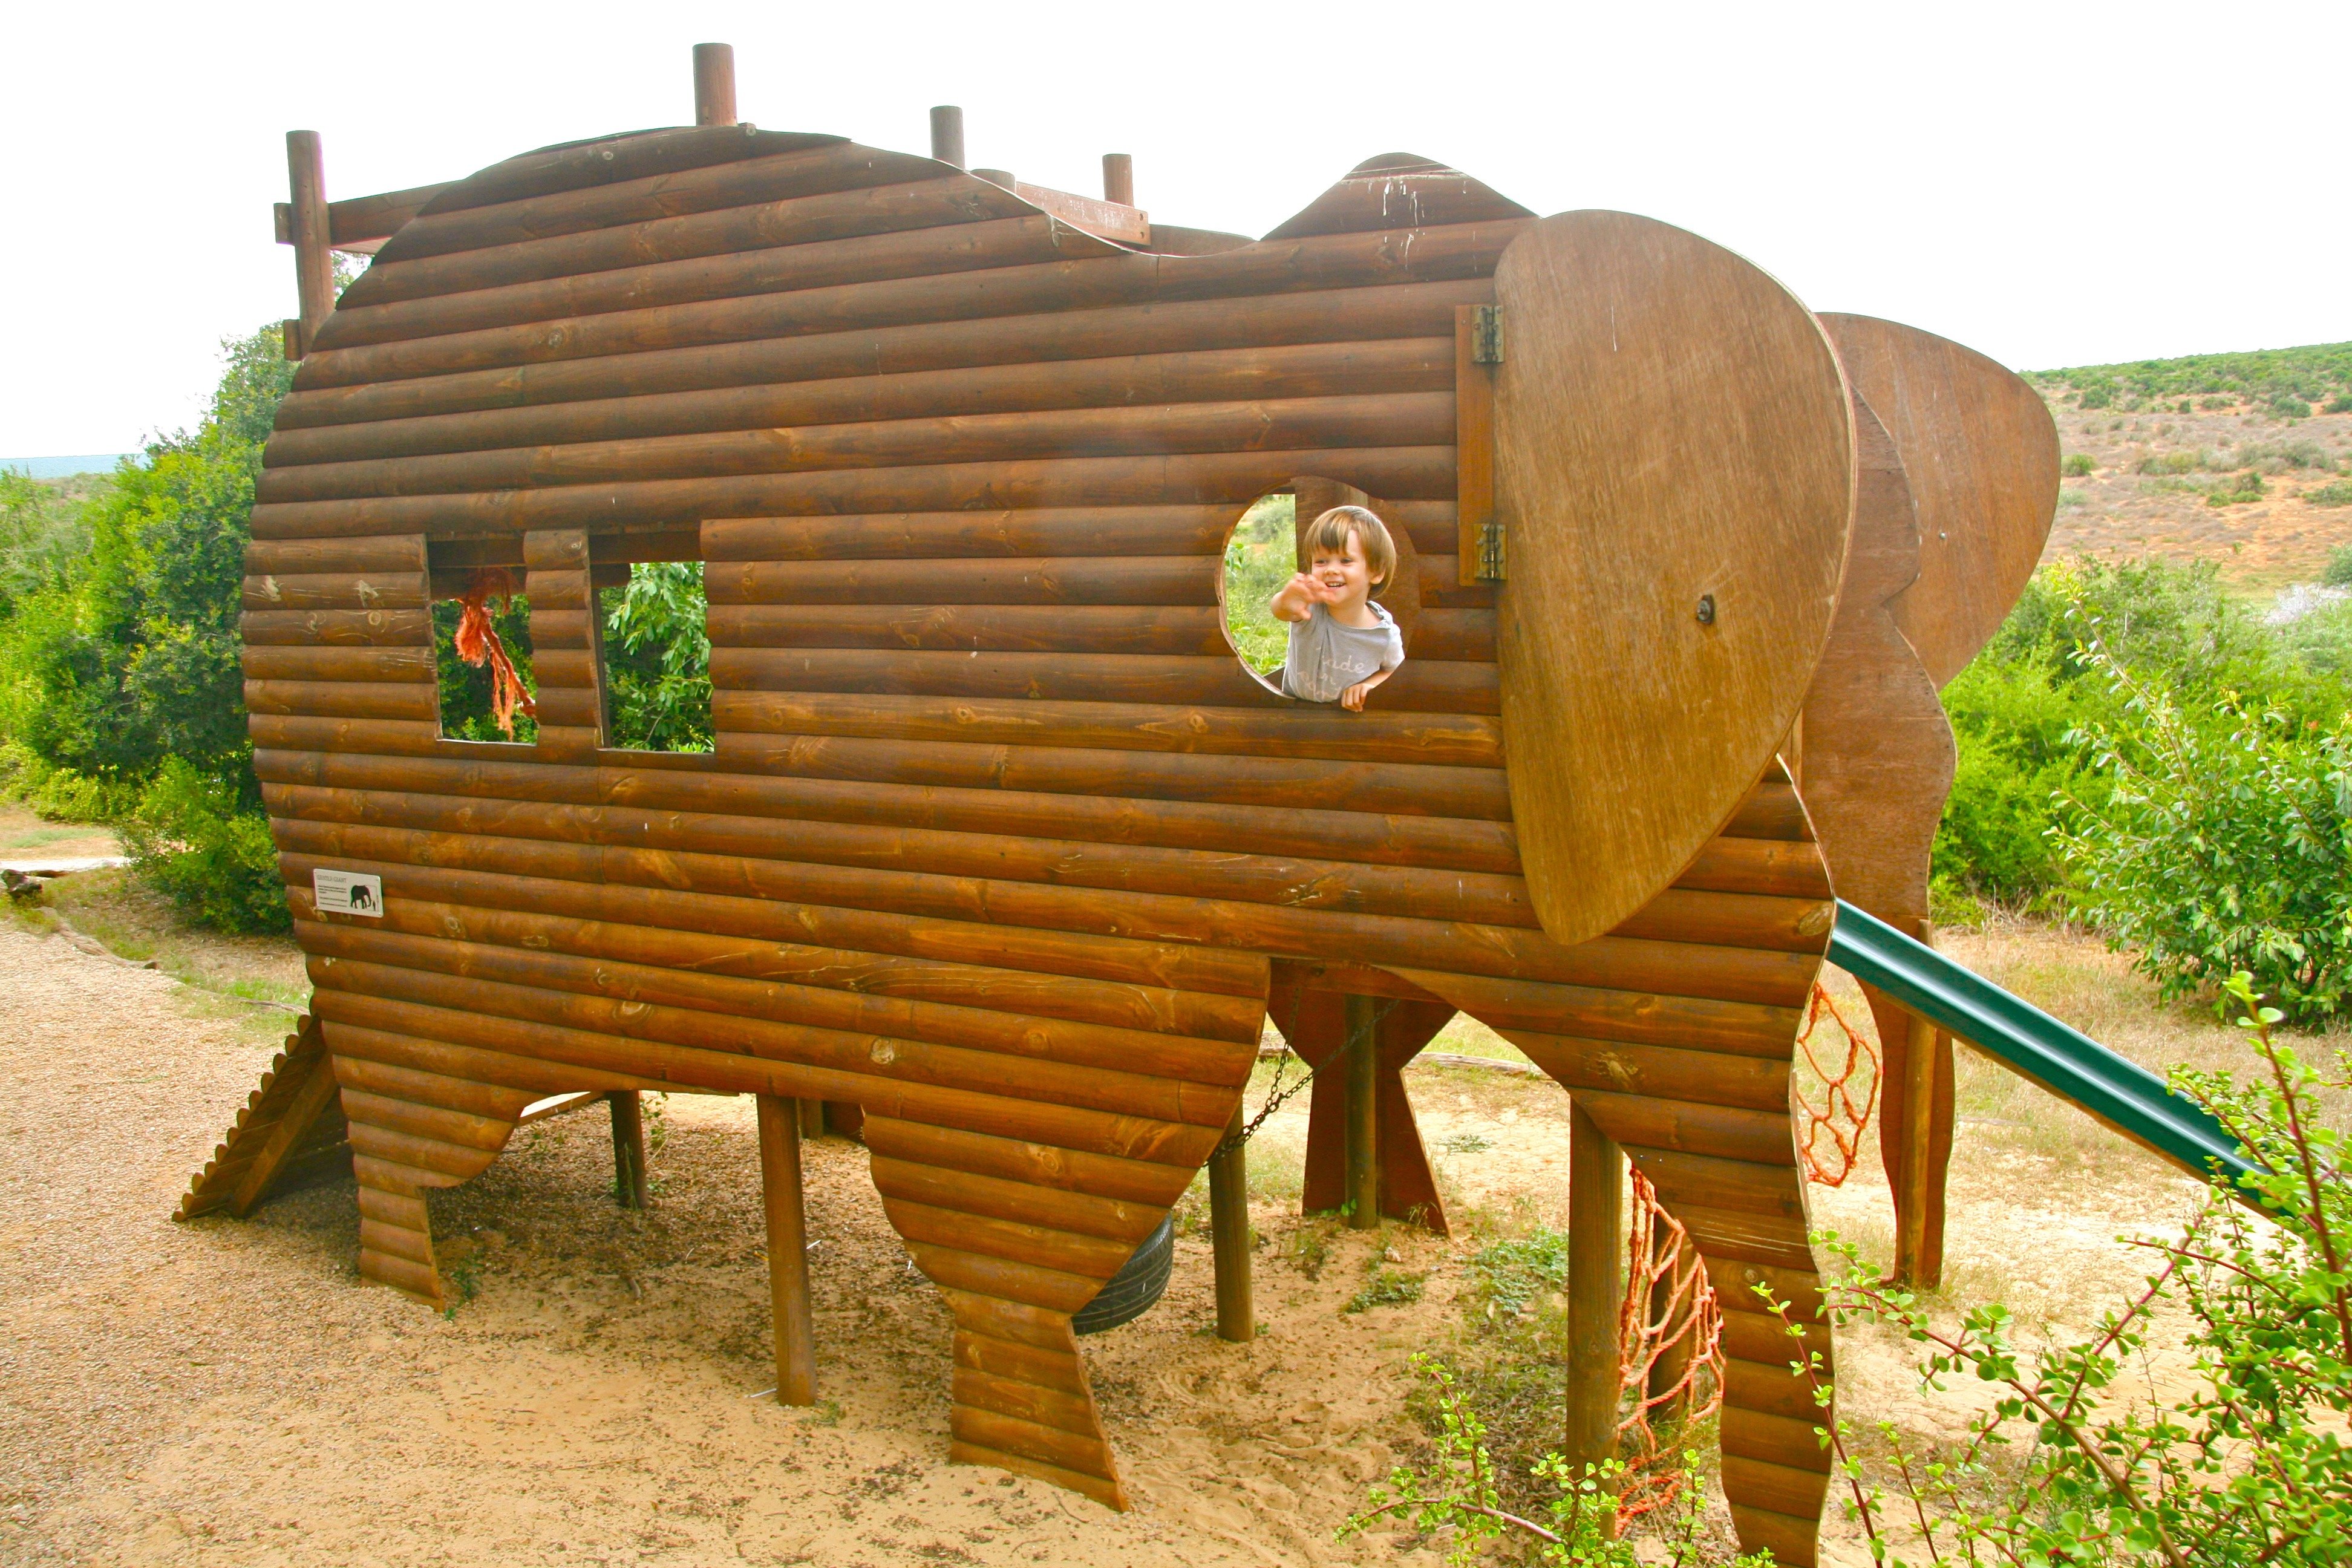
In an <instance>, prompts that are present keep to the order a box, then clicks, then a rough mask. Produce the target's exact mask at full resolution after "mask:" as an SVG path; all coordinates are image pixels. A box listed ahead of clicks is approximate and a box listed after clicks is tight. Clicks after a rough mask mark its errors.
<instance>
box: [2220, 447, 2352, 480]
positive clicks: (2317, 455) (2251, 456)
mask: <svg viewBox="0 0 2352 1568" xmlns="http://www.w3.org/2000/svg"><path fill="white" fill-rule="evenodd" d="M2231 467H2233V468H2252V469H2253V470H2254V471H2255V472H2257V473H2263V474H2283V473H2285V472H2286V471H2287V470H2288V469H2290V468H2317V469H2318V470H2320V472H2322V473H2333V472H2334V471H2335V468H2336V459H2335V458H2332V457H2330V456H2329V455H2328V451H2327V448H2326V447H2323V446H2321V445H2320V444H2319V443H2318V442H2316V441H2312V440H2299V441H2250V442H2248V443H2247V444H2246V445H2245V446H2243V447H2240V448H2239V449H2238V460H2237V462H2236V463H2234V464H2232V465H2231Z"/></svg>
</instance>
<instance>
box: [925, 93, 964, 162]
mask: <svg viewBox="0 0 2352 1568" xmlns="http://www.w3.org/2000/svg"><path fill="white" fill-rule="evenodd" d="M931 156H932V157H934V158H936V159H938V160H939V161H940V163H953V164H954V165H955V166H956V167H957V168H959V169H962V168H968V167H970V165H969V164H967V163H965V162H964V161H963V110H961V109H959V108H958V107H956V106H955V105H954V104H952V103H942V104H940V105H937V106H936V107H934V108H933V109H932V110H931Z"/></svg>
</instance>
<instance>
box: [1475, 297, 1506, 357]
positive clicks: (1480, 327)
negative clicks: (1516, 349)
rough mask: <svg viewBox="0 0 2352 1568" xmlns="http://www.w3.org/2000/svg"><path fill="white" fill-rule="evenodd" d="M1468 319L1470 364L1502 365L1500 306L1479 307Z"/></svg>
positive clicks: (1501, 311)
mask: <svg viewBox="0 0 2352 1568" xmlns="http://www.w3.org/2000/svg"><path fill="white" fill-rule="evenodd" d="M1475 312H1476V313H1475V314H1474V315H1473V316H1472V317H1471V318H1470V363H1472V364H1500V363H1503V308H1502V307H1501V306H1500V305H1479V306H1476V307H1475Z"/></svg>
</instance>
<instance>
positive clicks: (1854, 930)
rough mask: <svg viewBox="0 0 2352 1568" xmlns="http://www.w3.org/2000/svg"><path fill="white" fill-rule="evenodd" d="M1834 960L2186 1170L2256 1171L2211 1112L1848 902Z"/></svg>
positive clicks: (1833, 941) (1841, 903)
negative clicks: (2217, 1167)
mask: <svg viewBox="0 0 2352 1568" xmlns="http://www.w3.org/2000/svg"><path fill="white" fill-rule="evenodd" d="M1829 960H1830V962H1831V963H1834V964H1836V965H1837V966H1838V967H1839V968H1840V969H1843V970H1844V971H1845V972H1846V973H1848V974H1851V975H1853V977H1854V978H1855V979H1857V980H1863V981H1867V982H1868V983H1869V984H1873V985H1875V986H1877V987H1878V988H1879V989H1880V990H1882V991H1884V992H1885V993H1886V994H1888V995H1890V996H1892V997H1894V998H1895V1001H1897V1002H1899V1003H1901V1004H1902V1005H1904V1006H1905V1007H1906V1008H1908V1009H1910V1010H1911V1011H1912V1012H1914V1013H1916V1014H1917V1015H1918V1016H1921V1017H1923V1018H1926V1019H1927V1020H1929V1021H1930V1022H1932V1023H1934V1024H1935V1025H1936V1026H1937V1027H1938V1028H1943V1029H1948V1030H1950V1031H1951V1032H1952V1033H1953V1034H1955V1035H1957V1036H1958V1037H1960V1038H1962V1039H1964V1040H1966V1041H1968V1042H1969V1044H1970V1045H1972V1046H1975V1047H1977V1048H1978V1049H1979V1050H1981V1051H1983V1052H1985V1053H1987V1054H1988V1055H1990V1056H1992V1057H1994V1058H1998V1059H1999V1060H2000V1062H2001V1063H2002V1065H2004V1066H2005V1067H2007V1068H2010V1069H2011V1071H2013V1072H2016V1073H2019V1074H2021V1075H2022V1076H2023V1077H2025V1078H2028V1079H2032V1081H2034V1082H2035V1083H2038V1084H2040V1085H2041V1086H2042V1088H2043V1089H2048V1090H2049V1091H2050V1092H2051V1093H2053V1094H2054V1095H2057V1096H2058V1097H2059V1098H2060V1099H2062V1100H2073V1101H2074V1103H2075V1104H2076V1105H2079V1106H2081V1107H2082V1108H2083V1109H2084V1110H2087V1111H2089V1112H2090V1113H2091V1114H2092V1115H2094V1116H2095V1117H2097V1118H2098V1119H2099V1120H2100V1121H2104V1122H2105V1123H2106V1124H2107V1125H2108V1126H2110V1127H2112V1128H2114V1129H2116V1131H2119V1132H2121V1133H2123V1134H2124V1135H2125V1136H2126V1137H2127V1138H2129V1139H2131V1140H2132V1141H2134V1142H2138V1143H2144V1144H2146V1145H2147V1147H2149V1148H2151V1149H2153V1150H2155V1151H2156V1152H2158V1153H2159V1154H2161V1155H2163V1156H2164V1157H2165V1158H2166V1159H2168V1160H2170V1161H2171V1162H2172V1163H2174V1164H2176V1165H2179V1167H2180V1168H2181V1169H2182V1170H2184V1171H2188V1172H2189V1173H2192V1174H2195V1175H2199V1176H2210V1175H2211V1174H2212V1172H2213V1168H2214V1166H2215V1165H2217V1164H2218V1165H2219V1166H2220V1167H2221V1170H2222V1171H2223V1172H2225V1173H2228V1174H2230V1175H2231V1176H2233V1177H2234V1176H2237V1175H2240V1174H2242V1173H2244V1172H2247V1171H2249V1170H2252V1168H2253V1167H2252V1165H2250V1164H2249V1163H2247V1161H2246V1157H2245V1154H2244V1152H2242V1150H2241V1149H2240V1148H2239V1147H2238V1141H2237V1140H2236V1139H2235V1138H2232V1137H2231V1136H2230V1134H2229V1133H2228V1132H2227V1131H2223V1129H2222V1126H2221V1123H2220V1122H2219V1121H2215V1120H2214V1118H2213V1116H2212V1114H2211V1113H2210V1112H2209V1111H2207V1110H2205V1109H2204V1108H2203V1107H2202V1106H2200V1105H2198V1104H2196V1103H2195V1102H2194V1101H2191V1100H2183V1099H2182V1098H2181V1097H2180V1096H2179V1095H2177V1094H2175V1093H2173V1092H2172V1091H2171V1090H2170V1089H2167V1088H2166V1087H2165V1086H2164V1080H2163V1079H2160V1078H2158V1077H2157V1076H2156V1075H2155V1074H2154V1073H2152V1072H2149V1071H2148V1070H2147V1068H2143V1067H2140V1066H2138V1065H2137V1064H2136V1063H2133V1062H2128V1061H2126V1060H2125V1059H2124V1058H2121V1057H2119V1056H2117V1055H2116V1053H2115V1052H2113V1051H2111V1050H2109V1049H2107V1047H2105V1046H2103V1045H2101V1044H2099V1042H2098V1041H2096V1040H2095V1039H2093V1038H2091V1037H2089V1036H2088V1035H2085V1034H2084V1033H2083V1032H2082V1031H2080V1030H2079V1029H2072V1028H2069V1027H2067V1026H2065V1025H2063V1024H2062V1023H2060V1022H2059V1021H2058V1020H2057V1019H2055V1018H2053V1017H2052V1016H2050V1015H2049V1014H2047V1013H2045V1012H2043V1011H2042V1009H2041V1008H2039V1007H2036V1006H2034V1005H2032V1003H2030V1002H2027V1001H2024V1000H2022V999H2021V998H2020V997H2017V996H2012V995H2011V994H2009V993H2008V992H2006V991H2003V990H2002V989H2001V988H2000V986H1998V985H1995V984H1992V983H1991V982H1990V981H1989V980H1986V979H1984V978H1982V977H1981V976H1979V975H1977V974H1974V973H1970V972H1969V971H1968V970H1966V969H1963V968H1961V967H1960V966H1959V965H1958V964H1957V963H1953V962H1952V961H1951V960H1950V959H1948V958H1946V957H1945V956H1944V955H1943V954H1942V953H1940V952H1937V951H1936V950H1935V949H1934V948H1932V947H1929V946H1927V944H1926V943H1924V942H1915V941H1914V940H1912V939H1911V938H1910V937H1907V936H1906V935H1904V934H1903V933H1902V932H1901V931H1896V930H1895V928H1894V927H1893V926H1891V925H1888V924H1887V923H1886V922H1885V921H1882V920H1880V919H1878V918H1877V917H1876V916H1874V915H1871V914H1868V913H1865V912H1864V910H1858V909H1856V908H1854V907H1853V905H1852V904H1849V903H1847V902H1846V901H1845V900H1843V899H1840V900H1838V907H1837V926H1836V929H1835V930H1834V931H1832V932H1831V933H1830V952H1829Z"/></svg>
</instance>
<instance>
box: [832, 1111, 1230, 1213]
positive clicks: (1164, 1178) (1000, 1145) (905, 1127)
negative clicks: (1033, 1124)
mask: <svg viewBox="0 0 2352 1568" xmlns="http://www.w3.org/2000/svg"><path fill="white" fill-rule="evenodd" d="M866 1147H867V1148H868V1149H869V1150H871V1151H872V1152H873V1153H874V1155H875V1157H876V1158H877V1159H892V1160H898V1161H901V1162H906V1163H916V1164H922V1165H929V1166H936V1167H939V1168H940V1169H944V1170H951V1171H963V1172H968V1173H971V1174H973V1175H976V1176H983V1177H994V1178H999V1179H1002V1180H1003V1181H1005V1182H1008V1183H1018V1184H1023V1185H1024V1186H1029V1187H1047V1188H1055V1189H1060V1190H1065V1191H1068V1192H1073V1193H1087V1194H1093V1195H1094V1196H1096V1197H1097V1198H1101V1199H1105V1200H1117V1201H1119V1202H1122V1203H1126V1204H1130V1205H1141V1206H1142V1208H1143V1209H1145V1210H1150V1211H1154V1212H1165V1211H1166V1210H1167V1208H1168V1207H1169V1206H1170V1205H1172V1204H1173V1203H1175V1201H1176V1200H1177V1199H1178V1198H1180V1197H1181V1196H1182V1195H1183V1193H1184V1190H1185V1188H1187V1187H1188V1186H1190V1185H1191V1184H1192V1177H1193V1174H1194V1172H1193V1170H1192V1168H1190V1167H1183V1166H1170V1165H1162V1164H1154V1163H1150V1162H1147V1161H1137V1160H1122V1159H1116V1158H1113V1157H1111V1156H1108V1155H1105V1154H1098V1153H1089V1152H1085V1151H1081V1150H1076V1149H1064V1148H1056V1147H1054V1146H1051V1145H1048V1144H1042V1143H1034V1142H1019V1141H1015V1140H1012V1139H1005V1138H998V1137H994V1136H992V1135H990V1134H987V1133H982V1132H973V1131H966V1130H963V1129H961V1128H954V1127H943V1126H939V1125H936V1124H933V1123H927V1122H919V1121H894V1120H892V1119H890V1118H887V1117H881V1116H875V1117H869V1118H867V1119H866ZM1153 1223H1155V1224H1156V1223H1158V1222H1157V1220H1156V1219H1155V1221H1154V1222H1153Z"/></svg>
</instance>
